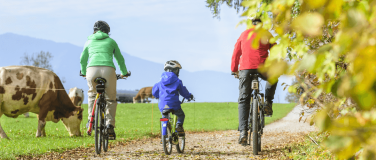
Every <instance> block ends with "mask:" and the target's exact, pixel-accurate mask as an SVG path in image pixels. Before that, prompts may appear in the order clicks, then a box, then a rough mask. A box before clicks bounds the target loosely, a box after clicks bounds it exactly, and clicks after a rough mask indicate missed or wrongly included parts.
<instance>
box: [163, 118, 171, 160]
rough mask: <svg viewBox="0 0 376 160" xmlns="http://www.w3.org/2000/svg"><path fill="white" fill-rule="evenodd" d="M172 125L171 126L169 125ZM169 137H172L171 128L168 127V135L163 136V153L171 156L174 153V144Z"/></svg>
mask: <svg viewBox="0 0 376 160" xmlns="http://www.w3.org/2000/svg"><path fill="white" fill-rule="evenodd" d="M167 125H170V124H167ZM169 135H171V130H170V127H167V135H164V136H163V135H162V144H163V151H164V152H165V154H166V155H170V154H171V151H172V144H171V141H170V138H169Z"/></svg>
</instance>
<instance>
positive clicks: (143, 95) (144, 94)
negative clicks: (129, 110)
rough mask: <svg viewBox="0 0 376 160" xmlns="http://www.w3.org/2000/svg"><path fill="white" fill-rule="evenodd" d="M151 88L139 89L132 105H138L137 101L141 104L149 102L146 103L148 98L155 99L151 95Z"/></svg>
mask: <svg viewBox="0 0 376 160" xmlns="http://www.w3.org/2000/svg"><path fill="white" fill-rule="evenodd" d="M152 89H153V87H144V88H141V89H140V91H138V93H137V95H136V96H135V97H133V103H138V101H140V100H141V103H144V101H146V102H150V101H148V98H155V97H154V96H153V94H152V93H151V91H152Z"/></svg>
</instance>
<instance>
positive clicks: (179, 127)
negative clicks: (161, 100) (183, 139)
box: [174, 108, 185, 136]
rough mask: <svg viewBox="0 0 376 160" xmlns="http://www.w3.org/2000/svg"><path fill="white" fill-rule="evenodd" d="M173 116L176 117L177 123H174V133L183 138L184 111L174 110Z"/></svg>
mask: <svg viewBox="0 0 376 160" xmlns="http://www.w3.org/2000/svg"><path fill="white" fill-rule="evenodd" d="M174 114H175V115H176V117H177V119H178V120H177V122H176V131H177V132H178V133H179V135H180V136H184V135H185V134H184V128H183V124H184V119H185V114H184V111H183V109H181V108H180V109H178V110H175V111H174Z"/></svg>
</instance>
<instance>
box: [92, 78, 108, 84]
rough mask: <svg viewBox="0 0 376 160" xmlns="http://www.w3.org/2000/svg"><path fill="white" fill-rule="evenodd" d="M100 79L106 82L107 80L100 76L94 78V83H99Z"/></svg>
mask: <svg viewBox="0 0 376 160" xmlns="http://www.w3.org/2000/svg"><path fill="white" fill-rule="evenodd" d="M101 81H102V83H106V82H107V80H106V79H104V78H102V77H98V78H95V80H94V82H95V83H100V82H101Z"/></svg>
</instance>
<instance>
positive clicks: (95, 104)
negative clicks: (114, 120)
mask: <svg viewBox="0 0 376 160" xmlns="http://www.w3.org/2000/svg"><path fill="white" fill-rule="evenodd" d="M101 95H102V93H97V96H96V97H95V101H94V105H93V110H92V112H91V118H90V125H89V128H88V130H87V134H90V135H91V132H92V130H93V122H94V117H95V109H96V107H97V100H98V98H99V97H100V96H101ZM101 119H104V114H103V113H102V115H101Z"/></svg>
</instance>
